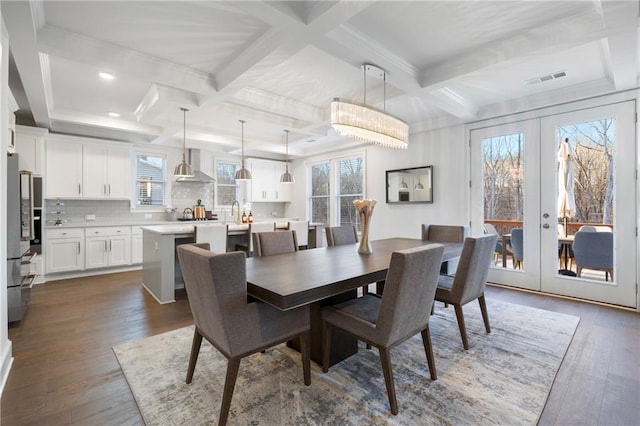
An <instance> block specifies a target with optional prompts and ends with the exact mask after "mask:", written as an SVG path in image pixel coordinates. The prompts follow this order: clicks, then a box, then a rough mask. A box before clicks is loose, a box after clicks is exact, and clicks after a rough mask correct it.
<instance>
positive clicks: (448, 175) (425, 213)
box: [286, 126, 469, 240]
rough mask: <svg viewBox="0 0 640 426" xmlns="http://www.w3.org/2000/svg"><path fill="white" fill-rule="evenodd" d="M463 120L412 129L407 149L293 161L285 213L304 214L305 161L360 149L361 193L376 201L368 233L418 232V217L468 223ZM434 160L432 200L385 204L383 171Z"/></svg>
mask: <svg viewBox="0 0 640 426" xmlns="http://www.w3.org/2000/svg"><path fill="white" fill-rule="evenodd" d="M465 147H466V142H465V129H464V127H463V126H455V127H447V128H442V129H437V130H433V131H428V132H423V133H419V134H412V135H411V136H410V139H409V147H408V148H407V149H406V150H395V149H390V148H382V147H379V146H375V145H366V146H364V147H361V148H355V149H351V150H347V151H343V152H337V153H336V152H334V153H331V154H324V155H318V156H314V157H309V158H305V159H301V160H296V161H294V162H293V163H292V164H291V166H290V168H289V169H290V171H291V172H292V173H293V175H294V177H295V179H296V183H295V184H294V195H293V200H294V201H293V202H291V203H290V204H289V206H288V208H287V212H286V214H287V216H297V217H308V212H307V210H308V206H307V198H306V197H307V194H306V190H307V182H306V178H307V170H306V168H307V164H308V163H312V162H316V161H321V160H324V159H328V158H336V157H337V156H342V155H349V154H351V153H357V152H363V151H364V152H365V173H366V178H365V191H366V192H365V197H366V198H373V199H375V200H377V201H378V203H377V204H376V207H375V210H374V213H373V216H372V220H371V228H370V234H369V238H370V239H372V240H374V239H380V238H388V237H392V236H396V237H412V238H418V237H419V236H420V225H421V224H422V223H441V224H468V222H469V217H468V212H469V208H468V203H469V184H468V181H469V172H468V169H469V161H468V158H467V157H466V155H467V150H466V149H465ZM428 165H433V173H434V176H433V185H434V188H433V199H434V202H433V203H432V204H401V205H399V204H387V203H386V202H385V200H386V196H385V185H386V183H385V171H386V170H393V169H402V168H407V167H419V166H428Z"/></svg>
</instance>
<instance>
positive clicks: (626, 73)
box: [601, 1, 639, 90]
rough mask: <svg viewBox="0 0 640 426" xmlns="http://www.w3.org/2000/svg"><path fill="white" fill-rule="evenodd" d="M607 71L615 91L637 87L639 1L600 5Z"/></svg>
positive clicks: (603, 3) (602, 3)
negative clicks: (604, 33) (605, 34)
mask: <svg viewBox="0 0 640 426" xmlns="http://www.w3.org/2000/svg"><path fill="white" fill-rule="evenodd" d="M601 7H602V17H603V20H604V25H605V28H606V30H607V32H608V33H609V35H608V36H607V39H606V43H605V49H606V53H607V59H608V63H607V66H608V71H609V73H610V75H611V79H612V80H613V83H614V85H615V88H616V90H626V89H633V88H636V87H637V86H638V84H637V83H638V71H637V70H638V14H639V8H638V2H637V1H636V2H604V1H603V2H601Z"/></svg>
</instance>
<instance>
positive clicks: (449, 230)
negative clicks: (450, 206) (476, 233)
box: [421, 223, 469, 274]
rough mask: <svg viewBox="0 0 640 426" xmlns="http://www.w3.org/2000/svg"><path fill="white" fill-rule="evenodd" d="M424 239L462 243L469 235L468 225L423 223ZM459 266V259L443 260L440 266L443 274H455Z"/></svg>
mask: <svg viewBox="0 0 640 426" xmlns="http://www.w3.org/2000/svg"><path fill="white" fill-rule="evenodd" d="M421 234H422V239H423V240H429V241H435V242H438V243H462V242H463V241H464V239H465V238H467V237H468V236H469V227H468V226H466V225H430V224H428V223H423V224H422V233H421ZM457 267H458V259H451V260H449V261H447V262H443V263H442V265H441V266H440V273H441V274H453V273H454V272H455V270H456V268H457Z"/></svg>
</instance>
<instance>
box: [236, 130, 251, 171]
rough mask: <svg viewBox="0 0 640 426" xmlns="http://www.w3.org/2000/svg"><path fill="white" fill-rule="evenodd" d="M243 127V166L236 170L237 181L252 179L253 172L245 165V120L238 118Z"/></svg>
mask: <svg viewBox="0 0 640 426" xmlns="http://www.w3.org/2000/svg"><path fill="white" fill-rule="evenodd" d="M238 121H239V122H240V125H241V127H242V167H241V168H240V170H238V171H237V172H236V181H245V180H251V172H249V170H247V169H246V168H245V167H244V120H238Z"/></svg>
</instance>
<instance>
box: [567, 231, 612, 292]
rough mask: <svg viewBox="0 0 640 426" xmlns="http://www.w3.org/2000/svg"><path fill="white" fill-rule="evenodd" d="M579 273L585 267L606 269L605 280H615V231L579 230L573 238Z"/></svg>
mask: <svg viewBox="0 0 640 426" xmlns="http://www.w3.org/2000/svg"><path fill="white" fill-rule="evenodd" d="M573 255H574V256H575V263H576V268H577V271H576V272H577V275H578V276H579V277H580V276H581V275H582V270H583V269H593V270H598V271H604V273H605V275H604V276H605V281H609V275H611V281H613V232H591V231H578V232H576V234H575V236H574V239H573Z"/></svg>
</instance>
